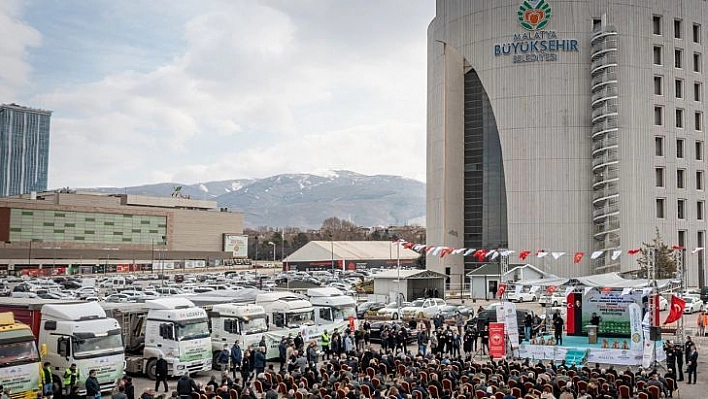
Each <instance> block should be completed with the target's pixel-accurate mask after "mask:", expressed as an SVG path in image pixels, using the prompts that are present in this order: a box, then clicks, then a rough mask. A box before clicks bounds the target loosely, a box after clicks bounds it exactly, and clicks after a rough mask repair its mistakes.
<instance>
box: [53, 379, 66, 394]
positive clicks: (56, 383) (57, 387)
mask: <svg viewBox="0 0 708 399" xmlns="http://www.w3.org/2000/svg"><path fill="white" fill-rule="evenodd" d="M52 394H53V397H54V398H55V399H61V398H62V396H63V394H64V392H63V390H62V386H61V380H60V379H59V377H57V376H55V375H53V376H52Z"/></svg>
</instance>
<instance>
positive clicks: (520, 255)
mask: <svg viewBox="0 0 708 399" xmlns="http://www.w3.org/2000/svg"><path fill="white" fill-rule="evenodd" d="M529 255H531V251H521V252H519V259H521V260H526V257H527V256H529Z"/></svg>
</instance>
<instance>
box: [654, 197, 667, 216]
mask: <svg viewBox="0 0 708 399" xmlns="http://www.w3.org/2000/svg"><path fill="white" fill-rule="evenodd" d="M665 203H666V200H665V199H664V198H657V199H656V217H657V218H659V219H663V218H664V217H665V214H666V213H665V210H666V209H665V208H666V207H665V205H664V204H665Z"/></svg>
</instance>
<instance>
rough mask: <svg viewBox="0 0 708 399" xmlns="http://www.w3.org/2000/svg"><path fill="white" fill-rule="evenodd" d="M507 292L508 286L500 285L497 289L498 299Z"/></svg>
mask: <svg viewBox="0 0 708 399" xmlns="http://www.w3.org/2000/svg"><path fill="white" fill-rule="evenodd" d="M505 292H506V284H499V288H497V298H501V297H502V295H504V293H505Z"/></svg>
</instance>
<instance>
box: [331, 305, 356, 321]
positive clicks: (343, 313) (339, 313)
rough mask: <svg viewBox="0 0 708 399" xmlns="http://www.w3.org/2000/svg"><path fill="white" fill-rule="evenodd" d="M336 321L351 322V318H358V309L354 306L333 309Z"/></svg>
mask: <svg viewBox="0 0 708 399" xmlns="http://www.w3.org/2000/svg"><path fill="white" fill-rule="evenodd" d="M332 311H333V313H334V314H333V315H334V320H345V321H346V320H349V318H350V317H356V309H355V308H354V305H347V306H341V307H335V308H333V309H332Z"/></svg>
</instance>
